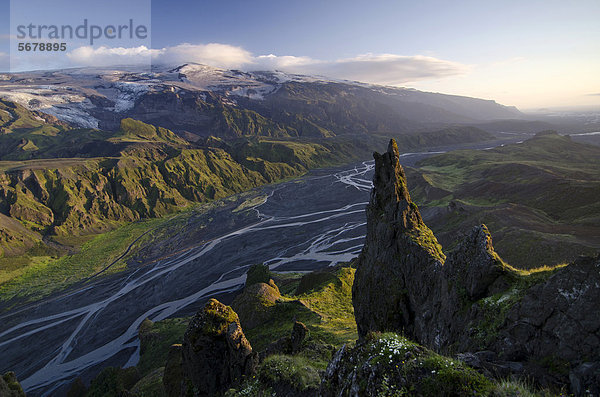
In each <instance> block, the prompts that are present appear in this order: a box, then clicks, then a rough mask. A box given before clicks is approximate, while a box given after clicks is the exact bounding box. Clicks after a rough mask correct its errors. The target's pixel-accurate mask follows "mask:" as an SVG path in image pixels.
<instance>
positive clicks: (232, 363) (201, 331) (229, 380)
mask: <svg viewBox="0 0 600 397" xmlns="http://www.w3.org/2000/svg"><path fill="white" fill-rule="evenodd" d="M182 359H183V360H182V366H183V370H184V373H185V375H186V376H187V377H188V378H189V379H190V380H191V382H192V383H193V385H194V387H195V388H196V389H197V390H198V392H199V393H200V395H207V396H209V395H214V394H217V393H221V392H224V391H225V390H227V389H228V388H229V387H230V386H232V385H235V384H237V383H239V382H240V381H241V380H242V378H243V377H244V376H247V375H251V374H253V373H254V372H255V370H256V366H257V364H258V356H257V354H255V353H253V352H252V347H251V346H250V342H248V340H247V339H246V337H245V336H244V332H243V331H242V326H241V325H240V321H239V319H238V316H237V314H236V313H235V312H234V311H233V310H232V309H231V308H230V307H229V306H225V305H223V304H222V303H220V302H219V301H217V300H215V299H211V300H209V301H208V302H207V304H206V306H205V307H204V309H203V310H202V311H200V312H198V314H196V316H194V318H193V319H192V320H191V321H190V325H189V326H188V329H187V331H186V332H185V335H184V338H183V345H182Z"/></svg>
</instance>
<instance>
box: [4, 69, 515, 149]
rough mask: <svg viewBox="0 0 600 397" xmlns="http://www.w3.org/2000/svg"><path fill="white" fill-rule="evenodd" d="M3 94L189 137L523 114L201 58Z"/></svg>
mask: <svg viewBox="0 0 600 397" xmlns="http://www.w3.org/2000/svg"><path fill="white" fill-rule="evenodd" d="M0 98H3V99H6V100H10V101H13V102H16V103H19V104H20V105H22V106H24V107H26V108H27V109H29V110H36V111H40V112H43V113H47V114H50V115H53V116H55V117H57V118H58V119H59V120H61V121H64V122H68V123H71V124H73V125H74V126H77V127H83V128H100V129H105V130H116V129H118V127H119V123H120V120H122V119H123V118H127V117H131V118H135V119H138V120H141V121H144V122H147V123H151V124H154V125H157V126H161V127H164V128H168V129H171V130H173V131H174V132H176V133H179V134H183V133H186V132H187V133H191V134H193V135H192V136H191V137H192V138H193V137H194V136H198V137H205V136H209V135H213V136H220V137H239V136H242V135H255V136H277V137H291V136H304V137H306V136H310V137H328V136H335V135H342V134H349V133H361V134H398V133H408V132H412V131H415V130H419V129H422V128H424V127H426V126H427V125H430V124H438V125H439V124H455V123H478V122H486V121H493V120H509V119H520V118H523V114H522V113H521V112H519V111H518V110H517V109H516V108H515V107H509V106H503V105H500V104H497V103H496V102H495V101H491V100H482V99H477V98H469V97H463V96H455V95H445V94H438V93H430V92H421V91H417V90H414V89H407V88H396V87H387V86H378V85H371V84H364V83H358V82H351V81H339V80H330V79H324V78H320V77H312V76H302V75H294V74H286V73H283V72H277V71H258V72H242V71H237V70H224V69H218V68H213V67H209V66H206V65H199V64H184V65H181V66H177V67H166V66H156V67H153V68H152V70H151V71H150V72H147V71H139V70H137V71H136V70H135V69H132V68H120V69H111V68H103V69H98V68H79V69H65V70H55V71H37V72H24V73H15V74H6V75H3V77H2V84H0ZM188 137H190V136H189V135H188Z"/></svg>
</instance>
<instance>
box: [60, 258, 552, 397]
mask: <svg viewBox="0 0 600 397" xmlns="http://www.w3.org/2000/svg"><path fill="white" fill-rule="evenodd" d="M354 270H355V269H354V268H352V267H349V266H340V267H336V268H332V269H326V270H325V271H316V272H313V273H308V274H305V275H299V274H290V273H287V274H277V273H273V274H270V277H272V278H273V279H274V280H276V284H275V283H273V281H271V282H270V284H271V285H272V288H277V290H278V291H281V295H279V296H278V297H277V298H275V299H274V300H270V299H268V297H267V295H265V288H263V289H261V290H260V291H262V294H261V292H259V293H258V295H257V296H255V297H254V298H255V299H256V302H258V304H259V305H262V308H260V307H255V306H248V307H252V308H253V309H252V310H251V312H242V311H240V310H238V311H237V313H238V315H239V316H240V319H242V327H243V328H244V333H245V335H246V337H247V338H248V340H249V341H250V343H251V345H252V348H253V350H254V351H257V352H259V355H260V357H261V363H260V364H259V366H258V369H257V373H256V375H255V376H253V377H252V378H248V379H245V380H244V381H243V382H242V383H241V384H239V385H237V386H236V387H233V388H231V389H230V390H228V391H227V392H226V393H225V395H226V396H261V395H293V396H315V395H320V394H318V391H319V388H320V387H322V389H321V392H323V393H325V394H324V395H329V394H330V393H331V392H332V391H331V390H330V389H332V390H335V388H336V386H339V385H335V384H334V382H336V381H337V382H338V383H340V382H350V381H351V380H352V381H356V379H355V378H356V377H358V378H359V381H356V382H355V383H357V384H359V385H361V387H362V389H361V390H360V391H358V392H359V393H361V394H365V395H367V394H368V395H385V396H401V395H413V394H415V395H453V396H454V395H456V396H527V397H533V396H538V395H539V396H541V395H545V396H551V395H554V394H552V393H550V392H548V391H544V392H541V393H537V392H534V391H532V390H531V388H529V387H527V386H526V385H524V384H523V383H521V382H515V381H508V380H493V379H490V378H486V377H485V376H483V375H482V374H480V373H479V372H477V371H475V370H474V369H472V368H470V367H469V366H467V365H466V364H465V363H464V362H462V361H460V360H458V359H456V358H450V357H445V356H441V355H439V354H436V353H435V352H433V351H431V350H429V349H427V348H425V347H423V346H420V345H418V344H417V343H415V342H413V341H410V340H408V339H407V338H405V337H404V336H402V335H397V334H393V333H385V334H378V333H377V334H370V335H369V336H368V338H366V340H364V341H356V338H357V332H356V323H355V321H354V312H353V307H352V293H351V289H352V283H353V281H354ZM267 278H269V275H267ZM248 280H250V276H249V278H248ZM263 281H266V280H263ZM249 283H250V281H248V282H247V284H246V289H245V290H244V291H243V292H242V293H241V294H240V295H238V297H237V298H236V300H238V299H240V298H242V299H252V298H253V296H252V294H253V293H254V292H253V291H256V289H251V287H252V285H256V284H249ZM263 286H265V284H263ZM277 286H278V287H277ZM235 303H236V301H234V303H233V304H232V307H234V305H235ZM238 307H241V306H239V305H238ZM257 310H258V311H261V310H262V311H263V314H262V316H263V318H262V321H261V323H260V325H258V326H254V327H248V326H244V320H243V319H247V318H251V317H252V316H254V315H255V314H256V311H257ZM295 321H301V322H303V323H304V324H305V325H306V326H307V328H308V330H309V332H308V335H307V337H306V339H304V340H303V341H302V343H301V344H300V346H299V347H298V349H297V350H293V351H290V350H289V346H288V343H289V342H290V339H289V338H290V335H291V332H292V328H293V327H294V323H295ZM188 323H189V318H173V319H167V320H163V321H159V322H156V323H153V322H151V321H149V320H146V321H144V322H143V323H142V325H141V326H140V333H139V337H140V341H141V355H140V361H139V363H138V364H137V366H136V367H130V368H126V369H120V368H112V367H109V368H106V369H104V370H103V371H102V372H101V373H100V374H99V375H98V376H97V377H96V378H95V379H94V380H93V381H92V382H91V384H90V386H89V388H87V390H86V387H85V386H84V385H83V384H82V382H80V381H77V380H76V381H75V382H73V384H72V386H71V387H72V391H74V390H79V391H80V392H81V395H85V396H95V395H104V393H109V394H111V395H112V394H114V395H117V394H121V393H123V394H126V393H132V394H133V395H138V396H165V395H166V391H165V388H164V386H163V375H164V373H165V364H166V363H167V360H168V355H169V348H170V346H171V345H172V344H177V343H181V341H182V340H183V334H184V332H185V330H186V328H187V326H188ZM342 345H345V348H344V351H343V352H342V355H345V356H351V357H344V360H343V361H339V362H338V363H339V365H341V366H343V367H344V371H345V372H346V374H347V375H348V376H347V377H345V378H343V379H333V380H332V379H327V378H326V374H325V369H326V368H327V365H328V364H329V363H330V362H331V360H332V358H333V355H334V353H335V352H336V351H338V349H339V348H340V347H342ZM338 354H339V353H338ZM355 372H356V374H355ZM323 379H325V380H326V381H325V382H324V383H323V384H322V380H323ZM368 385H369V386H370V387H375V390H371V389H369V390H366V389H365V388H366V387H367V386H368ZM346 391H348V388H347V389H346ZM344 395H346V394H344Z"/></svg>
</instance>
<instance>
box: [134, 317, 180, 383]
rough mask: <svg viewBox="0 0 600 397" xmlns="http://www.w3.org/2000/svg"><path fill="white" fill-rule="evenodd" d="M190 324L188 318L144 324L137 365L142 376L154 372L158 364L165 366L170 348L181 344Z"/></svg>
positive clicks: (141, 329) (146, 322)
mask: <svg viewBox="0 0 600 397" xmlns="http://www.w3.org/2000/svg"><path fill="white" fill-rule="evenodd" d="M188 323H189V319H188V318H171V319H166V320H162V321H157V322H154V323H153V322H151V321H149V320H145V321H144V322H143V323H142V325H141V326H140V334H139V336H140V341H141V346H140V349H141V351H140V361H139V362H138V364H137V368H138V371H139V372H140V374H141V375H142V376H146V375H148V374H151V373H152V372H154V371H155V370H156V369H157V364H158V365H160V366H163V365H164V364H165V363H166V362H167V356H168V354H169V347H171V345H173V344H176V343H181V341H182V340H183V334H184V333H185V330H186V328H187V326H188ZM161 376H162V374H161Z"/></svg>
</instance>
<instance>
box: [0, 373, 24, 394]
mask: <svg viewBox="0 0 600 397" xmlns="http://www.w3.org/2000/svg"><path fill="white" fill-rule="evenodd" d="M0 396H2V397H25V392H23V389H22V388H21V385H20V384H19V382H18V381H17V376H16V375H15V373H14V372H7V373H5V374H4V375H2V376H0Z"/></svg>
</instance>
